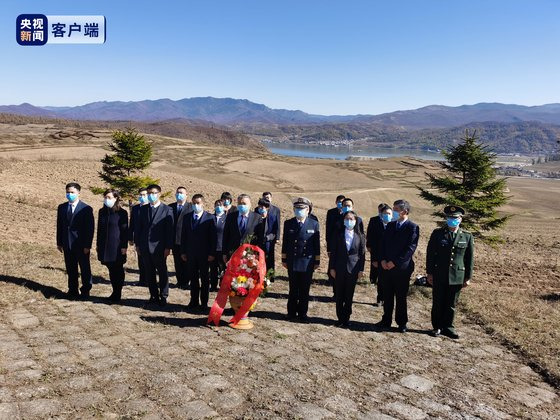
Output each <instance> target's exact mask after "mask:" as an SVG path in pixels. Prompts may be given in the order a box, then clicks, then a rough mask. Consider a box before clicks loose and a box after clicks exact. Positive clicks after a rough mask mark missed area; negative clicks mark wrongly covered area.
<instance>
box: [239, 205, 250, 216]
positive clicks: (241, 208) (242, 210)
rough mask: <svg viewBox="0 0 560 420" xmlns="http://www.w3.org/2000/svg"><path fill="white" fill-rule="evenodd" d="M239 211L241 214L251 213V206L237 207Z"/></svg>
mask: <svg viewBox="0 0 560 420" xmlns="http://www.w3.org/2000/svg"><path fill="white" fill-rule="evenodd" d="M237 210H239V213H241V214H247V213H249V206H248V205H247V204H240V205H238V206H237Z"/></svg>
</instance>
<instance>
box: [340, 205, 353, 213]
mask: <svg viewBox="0 0 560 420" xmlns="http://www.w3.org/2000/svg"><path fill="white" fill-rule="evenodd" d="M350 210H352V207H350V206H344V207H342V213H348V212H349V211H350Z"/></svg>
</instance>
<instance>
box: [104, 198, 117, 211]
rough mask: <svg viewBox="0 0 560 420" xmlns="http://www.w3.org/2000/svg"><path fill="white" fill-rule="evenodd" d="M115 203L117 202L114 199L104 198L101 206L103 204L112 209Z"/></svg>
mask: <svg viewBox="0 0 560 420" xmlns="http://www.w3.org/2000/svg"><path fill="white" fill-rule="evenodd" d="M116 202H117V200H116V199H115V198H106V199H105V200H103V204H105V206H106V207H108V208H110V209H112V208H113V206H114V205H115V203H116Z"/></svg>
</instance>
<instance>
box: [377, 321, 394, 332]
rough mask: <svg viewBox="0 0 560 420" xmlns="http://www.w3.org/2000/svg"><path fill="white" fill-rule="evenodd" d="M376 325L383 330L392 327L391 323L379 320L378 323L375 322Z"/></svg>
mask: <svg viewBox="0 0 560 420" xmlns="http://www.w3.org/2000/svg"><path fill="white" fill-rule="evenodd" d="M374 326H375V327H376V328H379V329H382V330H388V329H389V328H391V324H389V323H387V322H385V321H379V322H378V323H376V324H374Z"/></svg>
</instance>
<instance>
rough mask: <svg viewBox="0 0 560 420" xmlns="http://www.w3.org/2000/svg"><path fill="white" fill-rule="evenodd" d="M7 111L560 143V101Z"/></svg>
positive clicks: (504, 148) (166, 125)
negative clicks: (377, 107) (366, 110)
mask: <svg viewBox="0 0 560 420" xmlns="http://www.w3.org/2000/svg"><path fill="white" fill-rule="evenodd" d="M0 113H7V114H15V115H23V116H29V117H35V118H55V119H65V120H79V121H92V122H93V121H98V122H99V121H105V122H119V123H128V122H132V121H133V122H135V123H134V125H135V126H138V128H139V129H143V130H145V132H158V133H166V134H165V135H171V136H178V137H184V136H185V135H186V133H188V134H189V135H194V136H198V137H200V136H201V135H202V134H203V136H206V137H210V138H211V141H216V140H212V139H220V141H223V142H225V143H230V142H231V143H233V144H250V141H249V139H248V137H247V136H245V134H248V135H250V136H252V137H253V138H255V139H259V140H263V139H269V140H272V141H278V142H292V143H315V144H317V143H319V144H328V143H339V144H340V143H354V144H371V145H377V146H384V147H412V148H422V149H434V148H436V149H437V148H443V147H447V146H449V145H450V144H453V143H454V142H456V141H458V140H459V139H460V138H461V136H462V133H464V131H465V129H477V130H478V133H479V134H480V138H481V140H482V141H483V142H485V143H486V144H488V145H489V146H491V147H492V148H493V149H494V150H495V151H496V152H498V153H523V154H537V153H548V152H551V151H554V150H557V147H558V140H559V139H560V104H547V105H540V106H523V105H507V104H501V103H479V104H475V105H462V106H457V107H451V106H440V105H431V106H426V107H423V108H419V109H414V110H408V111H395V112H390V113H385V114H380V115H313V114H307V113H305V112H303V111H298V110H295V111H293V110H286V109H272V108H269V107H267V106H265V105H262V104H257V103H254V102H251V101H248V100H246V99H232V98H212V97H207V98H187V99H181V100H178V101H173V100H171V99H158V100H145V101H139V102H93V103H90V104H87V105H82V106H75V107H51V106H47V107H37V106H33V105H31V104H28V103H24V104H21V105H5V106H0ZM215 125H218V127H214V126H215ZM193 127H197V128H196V130H194V129H193ZM204 127H209V128H217V129H218V131H216V132H214V131H207V130H206V129H204ZM193 130H194V131H193ZM197 130H198V131H197ZM228 133H230V134H228ZM240 136H241V137H240ZM206 137H205V138H206ZM253 144H254V143H253Z"/></svg>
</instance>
